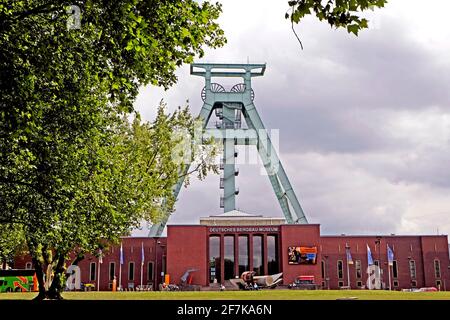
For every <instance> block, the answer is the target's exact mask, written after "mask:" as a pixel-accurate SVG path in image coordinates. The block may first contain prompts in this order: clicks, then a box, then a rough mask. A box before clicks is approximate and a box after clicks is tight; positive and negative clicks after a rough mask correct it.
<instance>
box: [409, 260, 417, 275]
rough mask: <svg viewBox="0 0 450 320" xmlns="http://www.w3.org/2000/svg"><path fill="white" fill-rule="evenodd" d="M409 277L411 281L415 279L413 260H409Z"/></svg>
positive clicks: (414, 263)
mask: <svg viewBox="0 0 450 320" xmlns="http://www.w3.org/2000/svg"><path fill="white" fill-rule="evenodd" d="M409 276H410V277H411V279H415V278H416V262H415V261H414V260H409Z"/></svg>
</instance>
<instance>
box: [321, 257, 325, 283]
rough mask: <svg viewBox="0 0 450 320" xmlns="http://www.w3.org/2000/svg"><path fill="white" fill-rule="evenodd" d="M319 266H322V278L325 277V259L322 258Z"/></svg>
mask: <svg viewBox="0 0 450 320" xmlns="http://www.w3.org/2000/svg"><path fill="white" fill-rule="evenodd" d="M320 265H321V267H322V269H321V270H322V279H325V261H323V260H322V262H321V263H320Z"/></svg>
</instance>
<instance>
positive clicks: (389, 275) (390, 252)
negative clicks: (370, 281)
mask: <svg viewBox="0 0 450 320" xmlns="http://www.w3.org/2000/svg"><path fill="white" fill-rule="evenodd" d="M386 249H387V253H388V254H387V258H388V280H389V291H391V290H392V285H391V264H392V266H393V265H394V263H393V262H391V260H393V257H392V251H391V248H389V245H388V244H387V243H386Z"/></svg>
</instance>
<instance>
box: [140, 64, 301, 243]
mask: <svg viewBox="0 0 450 320" xmlns="http://www.w3.org/2000/svg"><path fill="white" fill-rule="evenodd" d="M265 69H266V65H265V64H220V63H193V64H191V74H192V75H195V76H201V77H204V78H205V86H204V88H203V90H202V92H201V97H202V100H203V107H202V109H201V111H200V118H201V119H202V122H203V128H204V129H205V133H204V135H203V137H204V138H205V139H209V138H211V137H213V138H214V139H216V140H218V141H220V142H223V159H222V162H221V164H220V169H221V170H223V177H221V180H220V188H221V189H223V190H224V195H223V197H221V203H220V206H221V207H223V208H224V212H228V211H232V210H235V209H236V195H237V194H238V193H239V190H238V189H236V184H235V177H236V176H237V175H238V173H239V171H238V170H237V168H236V163H235V158H236V156H237V152H236V149H235V146H236V145H255V146H256V148H257V150H258V153H259V156H260V158H261V161H262V163H263V165H264V167H265V169H266V171H267V175H268V177H269V180H270V183H271V184H272V188H273V191H274V192H275V195H276V197H277V199H278V202H279V203H280V206H281V210H282V211H283V214H284V216H285V218H286V222H287V223H289V224H294V223H308V221H307V219H306V216H305V214H304V212H303V209H302V207H301V206H300V203H299V201H298V199H297V196H296V195H295V192H294V190H293V188H292V185H291V183H290V182H289V179H288V177H287V175H286V172H285V170H284V168H283V166H282V164H281V161H280V159H279V157H278V154H277V153H276V150H275V148H274V146H273V144H272V142H271V140H270V136H269V134H268V132H267V130H266V129H265V127H264V124H263V122H262V120H261V117H260V116H259V114H258V111H257V110H256V107H255V105H254V104H253V99H254V97H255V94H254V91H253V89H252V86H251V79H252V77H258V76H263V75H264V71H265ZM212 77H214V78H220V77H237V78H242V79H243V81H244V82H243V83H238V84H236V85H234V86H233V87H232V88H231V90H230V91H226V90H225V88H224V87H223V86H222V85H221V84H219V83H213V82H211V78H212ZM213 113H215V116H217V117H218V118H219V120H220V121H219V122H216V127H215V128H207V124H208V122H209V120H210V119H211V116H212V115H213ZM242 116H243V118H244V120H245V122H246V124H247V127H248V128H245V129H243V128H242V127H241V121H242ZM188 170H189V166H186V172H188ZM183 182H184V175H183V178H180V180H179V181H178V183H177V184H176V185H175V186H174V188H173V190H174V195H175V198H176V197H177V196H178V194H179V192H180V189H181V186H182V185H183ZM169 216H170V213H167V214H166V215H165V216H164V217H163V219H162V221H161V222H160V223H158V224H154V225H153V226H152V228H151V230H150V233H149V236H160V235H161V233H162V232H163V230H164V227H165V225H166V223H167V221H168V219H169Z"/></svg>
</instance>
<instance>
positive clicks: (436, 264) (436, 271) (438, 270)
mask: <svg viewBox="0 0 450 320" xmlns="http://www.w3.org/2000/svg"><path fill="white" fill-rule="evenodd" d="M434 276H435V277H436V278H440V277H441V262H440V261H439V260H437V259H436V260H434Z"/></svg>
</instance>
